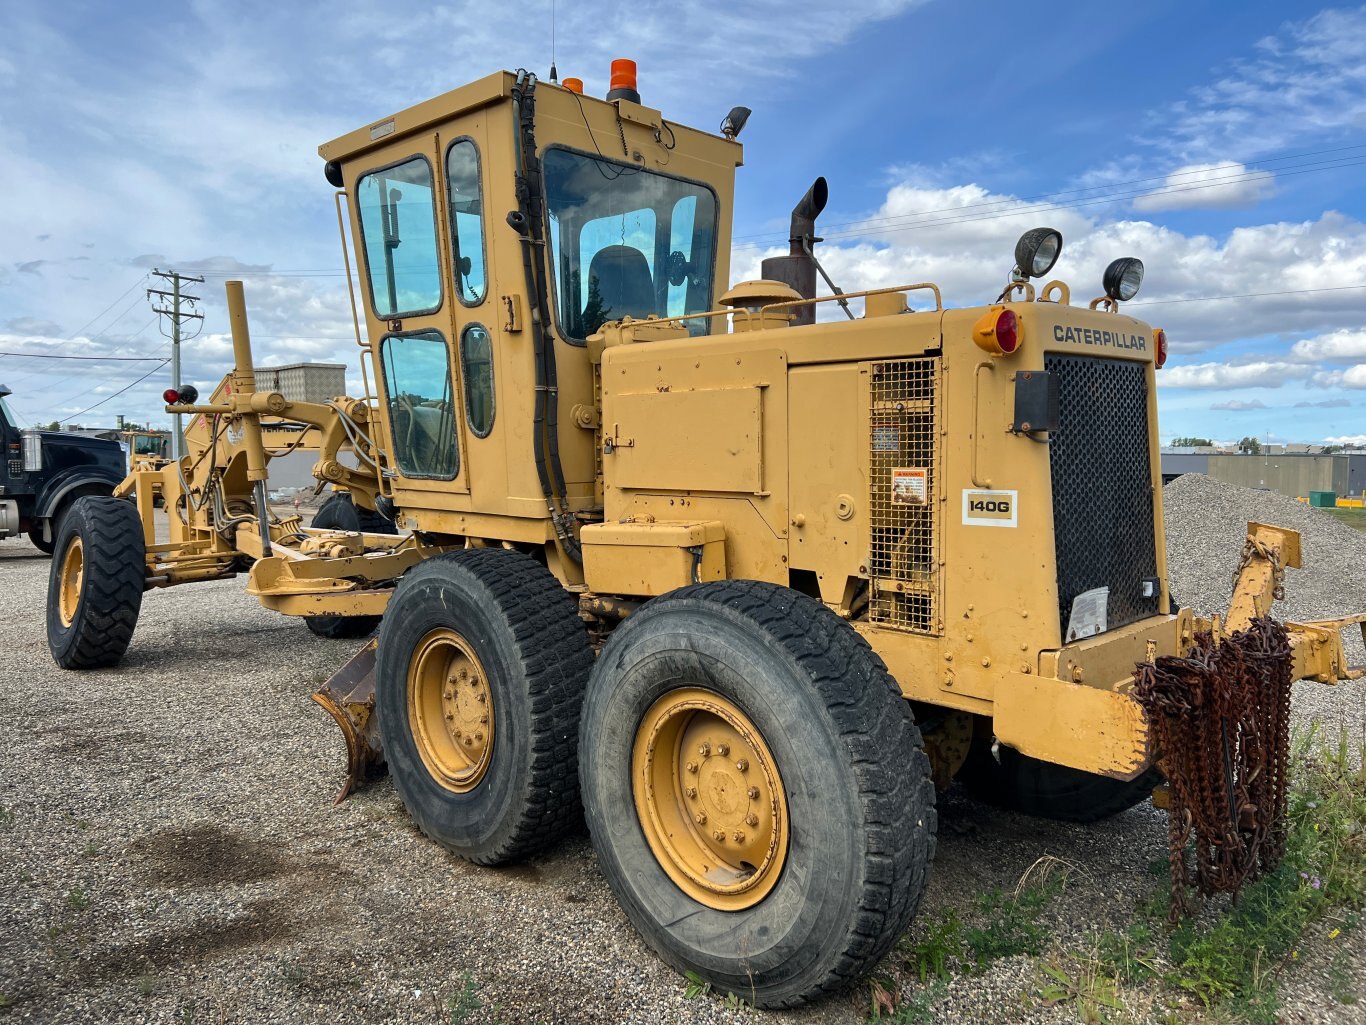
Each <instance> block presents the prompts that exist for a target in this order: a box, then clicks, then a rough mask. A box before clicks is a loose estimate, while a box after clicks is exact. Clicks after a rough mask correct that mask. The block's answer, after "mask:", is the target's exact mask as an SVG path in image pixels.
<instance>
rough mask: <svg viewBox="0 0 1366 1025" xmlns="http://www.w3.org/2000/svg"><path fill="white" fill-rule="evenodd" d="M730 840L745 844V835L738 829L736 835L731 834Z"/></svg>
mask: <svg viewBox="0 0 1366 1025" xmlns="http://www.w3.org/2000/svg"><path fill="white" fill-rule="evenodd" d="M730 838H731V839H732V840H734V841H735V842H736V843H744V842H745V834H744V833H742V832H741V831H740V830H738V829H737V830H736V831H735V832H734V833H731V835H730Z"/></svg>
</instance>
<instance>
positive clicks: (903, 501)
mask: <svg viewBox="0 0 1366 1025" xmlns="http://www.w3.org/2000/svg"><path fill="white" fill-rule="evenodd" d="M929 494H930V487H929V471H928V470H927V469H926V468H925V467H923V466H898V467H895V468H894V469H893V470H892V501H893V503H895V504H896V505H924V504H925V503H926V502H928V501H929Z"/></svg>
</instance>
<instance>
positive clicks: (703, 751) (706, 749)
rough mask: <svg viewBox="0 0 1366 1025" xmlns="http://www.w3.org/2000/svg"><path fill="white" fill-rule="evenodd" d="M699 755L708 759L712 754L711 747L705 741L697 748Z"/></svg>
mask: <svg viewBox="0 0 1366 1025" xmlns="http://www.w3.org/2000/svg"><path fill="white" fill-rule="evenodd" d="M697 753H698V754H700V755H701V756H702V757H703V758H706V757H707V755H709V754H711V745H710V744H708V743H707V742H706V741H705V740H704V741H702V743H701V744H699V745H698V747H697Z"/></svg>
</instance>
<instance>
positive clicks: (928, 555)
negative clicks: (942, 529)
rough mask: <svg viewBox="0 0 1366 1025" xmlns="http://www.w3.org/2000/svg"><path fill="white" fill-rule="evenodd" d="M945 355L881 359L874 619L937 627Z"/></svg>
mask: <svg viewBox="0 0 1366 1025" xmlns="http://www.w3.org/2000/svg"><path fill="white" fill-rule="evenodd" d="M938 379H939V361H938V360H936V359H908V360H897V361H895V362H887V363H875V364H873V368H872V375H871V381H870V395H871V403H870V407H871V408H870V409H869V438H868V441H869V449H870V453H871V459H870V461H869V467H870V470H871V473H870V475H869V481H870V485H871V495H870V499H869V506H868V508H869V527H870V534H871V548H870V554H869V565H868V575H869V577H870V595H869V607H868V618H869V620H871V621H872V622H874V623H884V624H886V625H888V626H891V627H896V628H898V629H902V630H909V631H912V632H915V633H937V632H938V609H939V505H940V502H939V490H938V488H939V485H938V480H937V476H938V473H937V472H938V462H939V461H938V458H937V457H938V452H939V446H938V441H939V402H938V398H939V396H938Z"/></svg>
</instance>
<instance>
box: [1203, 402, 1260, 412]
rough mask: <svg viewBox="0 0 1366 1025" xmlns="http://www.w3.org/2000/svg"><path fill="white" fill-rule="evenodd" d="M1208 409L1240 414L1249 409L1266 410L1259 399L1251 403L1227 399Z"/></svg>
mask: <svg viewBox="0 0 1366 1025" xmlns="http://www.w3.org/2000/svg"><path fill="white" fill-rule="evenodd" d="M1209 408H1210V409H1227V410H1232V411H1234V412H1238V413H1241V412H1244V411H1246V410H1249V409H1266V408H1267V405H1266V403H1265V402H1263V401H1262V400H1261V399H1252V400H1251V401H1246V400H1244V399H1229V400H1228V401H1227V402H1216V403H1215V404H1214V405H1212V406H1210V407H1209Z"/></svg>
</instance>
